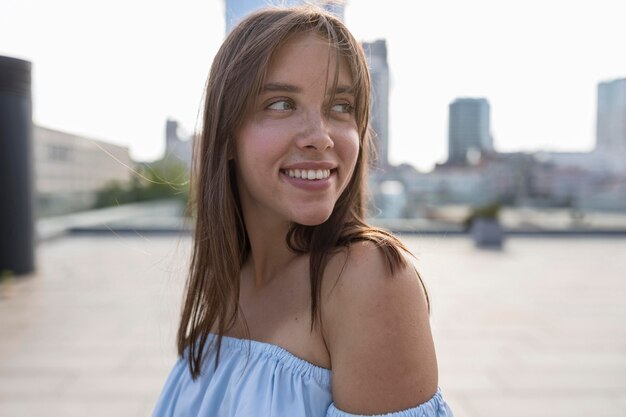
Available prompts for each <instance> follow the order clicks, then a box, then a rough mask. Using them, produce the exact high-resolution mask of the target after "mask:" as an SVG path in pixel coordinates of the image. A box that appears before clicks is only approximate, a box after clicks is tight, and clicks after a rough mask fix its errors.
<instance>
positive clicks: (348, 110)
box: [267, 99, 354, 114]
mask: <svg viewBox="0 0 626 417" xmlns="http://www.w3.org/2000/svg"><path fill="white" fill-rule="evenodd" d="M280 103H285V104H287V105H288V106H289V108H288V109H276V108H272V107H273V106H275V105H277V104H280ZM337 106H342V111H339V112H338V113H345V114H351V113H352V112H354V106H353V105H352V104H350V103H347V102H346V103H335V104H333V106H332V107H331V110H332V109H334V108H335V107H337ZM294 108H295V104H294V103H293V101H291V100H288V99H279V100H276V101H273V102H272V103H270V104H269V105H268V106H267V109H268V110H275V111H288V110H293V109H294Z"/></svg>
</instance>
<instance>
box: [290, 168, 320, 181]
mask: <svg viewBox="0 0 626 417" xmlns="http://www.w3.org/2000/svg"><path fill="white" fill-rule="evenodd" d="M284 172H285V174H287V175H288V176H290V177H292V178H302V179H305V180H323V179H325V178H328V177H330V169H317V170H315V169H288V170H285V171H284Z"/></svg>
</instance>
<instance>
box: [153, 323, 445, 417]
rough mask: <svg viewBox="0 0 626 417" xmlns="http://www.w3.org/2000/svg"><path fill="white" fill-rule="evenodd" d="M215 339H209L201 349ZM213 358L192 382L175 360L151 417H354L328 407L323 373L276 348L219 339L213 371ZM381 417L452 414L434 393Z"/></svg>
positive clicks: (328, 383) (185, 366)
mask: <svg viewBox="0 0 626 417" xmlns="http://www.w3.org/2000/svg"><path fill="white" fill-rule="evenodd" d="M216 339H217V336H215V335H210V336H209V339H208V340H207V346H209V344H210V343H211V342H213V341H216ZM215 353H216V349H208V354H207V355H206V356H205V360H204V361H203V362H202V363H203V368H202V369H203V371H202V373H201V375H200V377H198V378H197V379H196V380H195V381H193V380H192V379H191V374H190V372H189V367H188V363H187V359H186V355H183V357H181V358H179V359H178V362H176V364H175V365H174V369H173V370H172V371H171V373H170V375H169V377H168V379H167V381H166V382H165V387H164V388H163V391H162V392H161V396H160V397H159V400H158V402H157V405H156V407H155V410H154V413H153V417H354V416H355V414H350V413H346V412H344V411H341V410H339V409H338V408H336V407H335V405H334V404H333V402H332V395H331V371H330V370H329V369H325V368H320V367H318V366H315V365H313V364H312V363H310V362H307V361H305V360H304V359H301V358H298V357H297V356H294V355H293V354H291V353H290V352H288V351H287V350H285V349H283V348H281V347H279V346H276V345H272V344H269V343H263V342H258V341H254V340H246V339H236V338H232V337H228V336H224V337H223V338H222V347H221V352H220V359H219V366H218V367H217V369H216V368H215ZM381 417H382V416H381ZM384 417H452V411H451V410H450V408H449V407H448V405H447V404H446V402H445V401H444V399H443V397H442V394H441V390H440V389H439V388H438V389H437V392H436V393H435V395H434V396H433V397H432V398H431V399H430V400H428V401H427V402H425V403H423V404H420V405H419V406H417V407H414V408H410V409H407V410H403V411H397V412H394V413H389V414H384Z"/></svg>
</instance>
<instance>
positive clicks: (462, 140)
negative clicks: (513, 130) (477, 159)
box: [448, 98, 493, 163]
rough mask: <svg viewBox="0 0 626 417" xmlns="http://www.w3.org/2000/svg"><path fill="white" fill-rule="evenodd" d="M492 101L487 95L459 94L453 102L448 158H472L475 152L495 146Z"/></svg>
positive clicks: (486, 150) (454, 160)
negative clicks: (489, 100) (490, 105)
mask: <svg viewBox="0 0 626 417" xmlns="http://www.w3.org/2000/svg"><path fill="white" fill-rule="evenodd" d="M490 132H491V127H490V109H489V102H488V101H487V99H484V98H458V99H456V100H454V101H453V102H452V103H450V107H449V120H448V162H453V163H466V162H470V161H471V159H472V157H473V156H474V155H479V154H480V153H484V152H488V151H492V150H493V139H492V137H491V133H490Z"/></svg>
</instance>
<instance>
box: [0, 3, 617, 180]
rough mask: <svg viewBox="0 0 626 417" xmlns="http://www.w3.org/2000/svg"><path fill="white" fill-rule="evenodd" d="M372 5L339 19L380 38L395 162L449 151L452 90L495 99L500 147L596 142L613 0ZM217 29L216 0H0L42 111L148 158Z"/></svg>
mask: <svg viewBox="0 0 626 417" xmlns="http://www.w3.org/2000/svg"><path fill="white" fill-rule="evenodd" d="M377 4H380V3H378V2H371V1H370V2H368V1H356V0H352V1H349V2H348V3H347V5H346V9H345V20H346V24H347V25H348V27H349V28H350V29H351V30H352V31H353V33H354V35H355V37H356V38H357V39H359V40H361V41H374V40H377V39H385V40H386V44H387V48H388V62H389V72H390V106H389V139H390V144H389V158H390V161H391V162H392V163H394V164H398V163H403V162H408V163H411V164H412V165H415V166H416V167H418V168H420V169H423V170H424V169H430V168H432V166H434V164H435V163H438V162H443V161H445V159H446V157H447V135H448V131H447V126H448V114H447V110H448V106H449V104H450V103H451V102H452V101H454V100H455V99H456V98H459V97H485V98H486V99H488V100H489V102H490V104H491V113H492V115H491V125H492V133H493V138H494V147H495V149H496V150H498V151H515V150H519V151H533V150H557V151H558V150H565V151H587V150H591V149H592V148H593V146H594V145H595V140H596V136H595V132H596V102H597V98H596V92H597V86H598V83H600V82H603V81H610V80H612V79H617V78H624V77H626V56H624V55H623V54H621V53H620V51H621V49H622V47H623V45H621V43H622V42H623V39H626V27H625V25H623V24H622V23H621V18H620V16H622V15H623V14H622V12H623V8H624V6H622V3H621V2H619V1H616V0H604V1H598V2H595V3H594V5H593V6H591V5H580V4H576V5H572V4H570V3H569V2H565V1H555V2H549V3H546V2H539V1H529V2H525V3H524V4H523V5H513V6H512V5H510V4H501V3H498V2H496V1H484V0H481V1H476V2H472V3H471V4H467V3H466V2H462V1H450V2H446V3H445V4H428V5H415V11H413V10H411V11H407V10H404V9H403V8H404V7H405V3H402V2H400V1H390V2H388V3H386V4H385V7H376V5H377ZM224 28H225V23H224V9H223V3H222V1H221V0H212V1H209V0H205V1H199V0H198V1H194V0H187V1H183V2H180V3H179V4H177V7H176V8H171V7H169V6H168V4H166V3H164V2H148V1H134V2H131V3H128V2H122V1H111V2H108V3H107V4H84V3H83V2H78V1H70V0H59V1H57V2H55V3H54V4H49V3H46V2H43V1H41V0H23V1H20V2H8V4H6V5H3V6H2V13H0V39H2V42H0V54H1V55H8V56H14V57H17V58H23V59H28V60H30V61H32V62H33V68H34V73H33V86H34V87H33V97H34V121H35V122H36V123H38V124H40V125H42V126H46V127H50V128H54V129H59V130H64V131H68V132H71V133H75V134H81V135H85V136H89V137H93V138H95V139H101V140H105V141H110V142H112V143H116V144H123V145H127V146H129V148H130V151H131V155H132V156H133V157H134V158H135V159H138V160H150V159H155V158H158V157H159V156H160V155H161V154H162V152H163V150H164V148H165V123H166V120H167V119H168V117H170V118H173V119H175V120H178V121H180V123H181V125H182V127H183V128H184V129H185V130H187V131H188V132H190V131H192V130H193V129H194V128H195V124H196V120H197V116H198V108H199V106H200V102H201V93H202V87H203V85H204V82H205V80H206V76H207V73H208V69H209V67H210V62H211V60H212V58H213V56H214V54H215V52H216V51H217V48H218V46H219V44H220V43H221V41H222V39H223V34H224ZM44 35H45V36H44Z"/></svg>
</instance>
